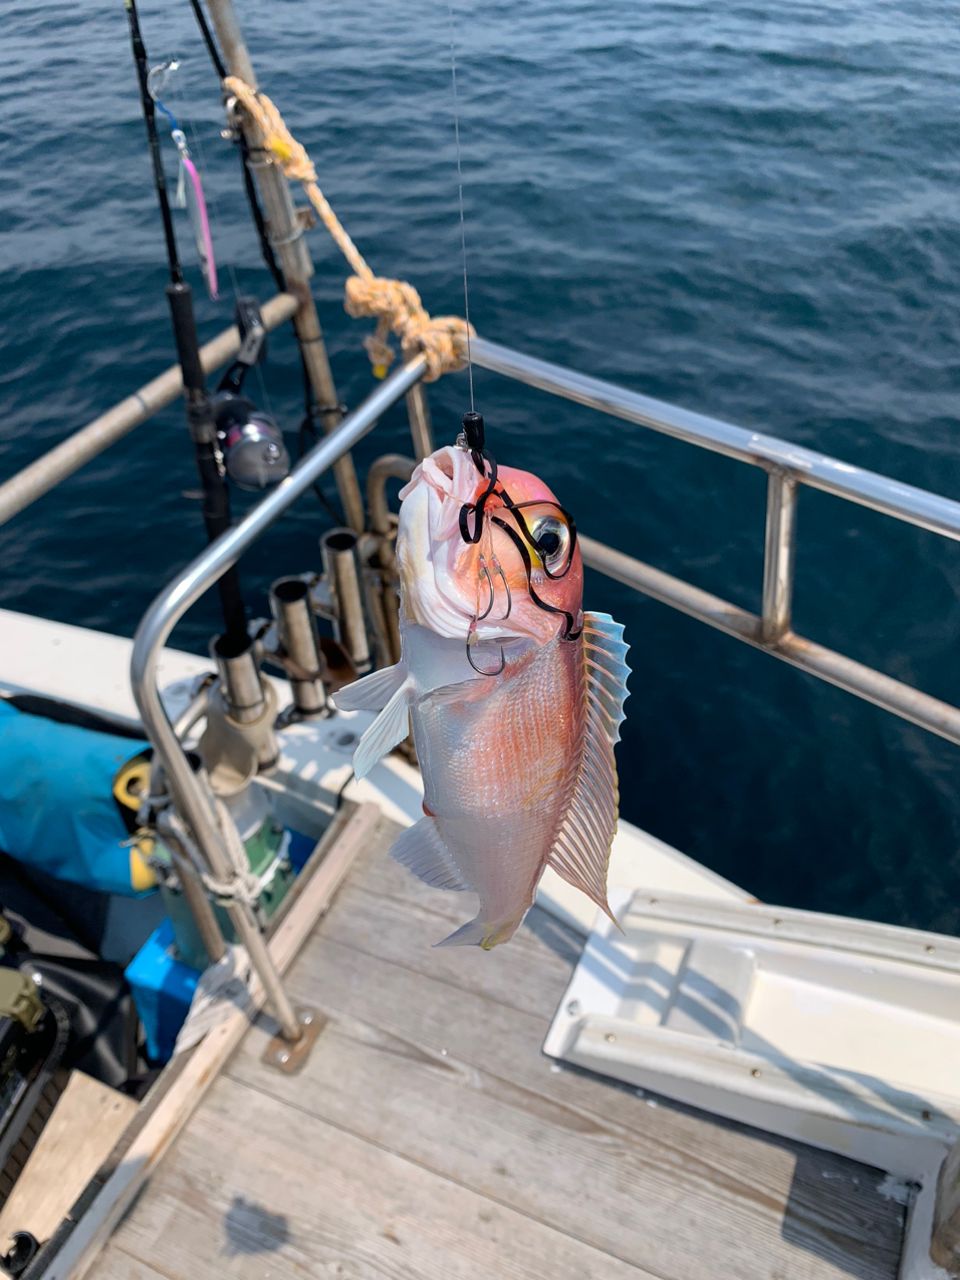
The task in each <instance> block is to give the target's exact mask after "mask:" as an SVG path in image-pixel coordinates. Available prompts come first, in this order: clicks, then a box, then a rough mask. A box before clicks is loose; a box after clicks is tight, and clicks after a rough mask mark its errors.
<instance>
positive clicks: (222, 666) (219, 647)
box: [210, 634, 266, 724]
mask: <svg viewBox="0 0 960 1280" xmlns="http://www.w3.org/2000/svg"><path fill="white" fill-rule="evenodd" d="M210 656H211V657H212V658H213V660H214V662H216V664H217V670H218V671H219V672H220V686H221V688H222V690H223V695H224V698H225V700H226V704H227V710H228V711H229V713H230V718H231V720H236V721H237V723H238V724H251V723H252V722H253V721H254V720H259V719H260V717H261V716H262V715H263V709H264V706H265V705H266V698H265V696H264V692H263V681H262V680H261V678H260V668H259V667H258V665H257V659H256V655H255V652H254V644H253V641H252V640H251V639H250V638H249V637H244V639H243V640H241V641H240V642H239V643H237V642H236V641H235V640H234V637H232V636H230V635H228V634H224V635H222V636H214V638H213V640H212V642H211V644H210Z"/></svg>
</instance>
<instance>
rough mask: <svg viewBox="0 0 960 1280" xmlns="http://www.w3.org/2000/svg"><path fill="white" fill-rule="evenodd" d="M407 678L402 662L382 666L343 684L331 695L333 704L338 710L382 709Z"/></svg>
mask: <svg viewBox="0 0 960 1280" xmlns="http://www.w3.org/2000/svg"><path fill="white" fill-rule="evenodd" d="M406 678H407V668H406V667H405V666H404V664H403V663H402V662H398V663H397V665H396V666H395V667H384V668H383V670H382V671H372V672H371V673H370V675H368V676H363V678H362V679H360V680H354V681H353V683H352V684H347V685H344V687H343V688H342V689H340V690H339V691H338V692H337V693H335V694H334V695H333V705H334V706H335V707H336V708H337V710H338V711H382V710H383V708H384V707H385V706H386V705H387V703H388V702H389V701H390V699H391V698H392V697H393V695H394V694H395V693H396V692H397V690H398V689H399V688H400V686H401V685H402V684H403V682H404V680H406Z"/></svg>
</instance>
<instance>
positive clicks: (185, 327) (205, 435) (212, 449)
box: [124, 0, 247, 646]
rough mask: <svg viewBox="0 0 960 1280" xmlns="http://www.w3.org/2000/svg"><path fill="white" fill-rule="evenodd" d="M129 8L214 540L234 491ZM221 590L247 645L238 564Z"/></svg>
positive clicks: (237, 634) (228, 616) (132, 4)
mask: <svg viewBox="0 0 960 1280" xmlns="http://www.w3.org/2000/svg"><path fill="white" fill-rule="evenodd" d="M124 6H125V8H126V11H127V20H128V23H129V26H130V43H131V47H132V49H133V60H134V63H135V65H136V68H137V80H138V83H139V87H140V105H141V107H142V109H143V119H144V123H145V125H146V129H147V141H148V144H149V148H150V159H151V163H152V166H153V177H154V184H155V186H156V192H157V202H158V204H159V206H160V217H161V220H162V222H163V237H164V242H165V245H166V251H167V262H168V266H169V270H170V281H169V283H168V284H167V286H166V295H167V302H168V304H169V307H170V319H171V323H172V326H173V336H174V341H175V343H176V347H177V359H178V360H179V362H180V369H181V371H182V375H183V391H184V397H185V399H186V406H187V427H188V429H189V431H190V437H191V439H192V440H193V447H194V454H195V458H196V464H197V472H198V473H199V476H200V484H201V487H202V490H203V522H204V525H205V526H206V530H207V538H208V539H209V541H210V542H213V541H214V539H215V538H218V537H219V536H220V535H221V534H222V533H224V532H225V531H226V530H227V529H229V528H230V523H231V521H230V492H229V489H228V487H227V478H226V472H225V469H224V464H223V457H222V454H221V451H220V446H219V441H218V437H217V423H216V419H215V415H214V409H213V406H212V404H211V400H210V397H209V395H208V394H207V386H206V381H205V379H204V376H203V366H202V365H201V363H200V344H199V342H198V339H197V325H196V318H195V316H194V310H193V290H192V289H191V287H190V285H189V284H188V283H187V281H186V280H185V279H184V276H183V269H182V267H181V265H180V258H179V255H178V253H177V237H176V232H175V231H174V226H173V216H172V214H171V210H170V200H169V196H168V193H167V181H166V176H165V173H164V168H163V158H162V156H161V151H160V138H159V134H158V131H157V122H156V103H155V101H154V98H153V95H152V93H151V92H150V85H149V74H150V68H149V64H148V62H147V50H146V47H145V45H144V42H143V35H142V33H141V31H140V19H139V17H138V14H137V6H136V0H124ZM218 590H219V594H220V607H221V610H222V612H223V623H224V640H225V641H226V642H227V643H228V644H230V645H233V644H236V645H238V646H242V645H244V644H245V643H246V639H247V619H246V612H245V610H244V606H243V597H242V595H241V591H240V576H239V574H238V572H237V569H236V567H235V566H234V567H233V568H231V569H229V570H228V571H227V573H225V574H224V575H223V577H222V578H221V579H220V581H219V583H218Z"/></svg>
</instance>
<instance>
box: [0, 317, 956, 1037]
mask: <svg viewBox="0 0 960 1280" xmlns="http://www.w3.org/2000/svg"><path fill="white" fill-rule="evenodd" d="M277 302H278V303H279V302H280V299H278V300H277ZM285 309H286V307H285V305H284V310H285ZM278 312H279V309H278ZM472 350H473V358H474V360H475V362H476V363H477V364H478V365H479V366H481V367H483V368H486V369H489V370H492V371H494V372H497V373H500V374H503V375H504V376H506V377H508V378H511V379H513V380H515V381H519V382H522V383H525V384H526V385H528V386H532V387H536V388H539V389H541V390H543V391H546V392H549V393H550V394H553V395H557V396H561V397H563V398H566V399H569V400H572V401H575V402H576V403H578V404H582V405H585V406H587V407H589V408H593V409H598V410H600V411H601V412H605V413H608V414H611V415H612V416H614V417H617V418H620V419H622V420H624V421H627V422H632V423H634V424H636V425H638V426H643V427H647V428H649V429H652V430H654V431H659V432H662V433H663V434H666V435H670V436H673V437H674V438H676V439H679V440H683V441H685V442H686V443H688V444H693V445H695V446H697V447H699V448H703V449H708V450H712V451H713V452H716V453H722V454H724V455H726V456H727V457H731V458H735V459H737V460H738V461H740V462H745V463H748V464H750V465H752V466H756V467H760V468H762V469H763V470H765V471H766V472H767V473H768V475H769V480H768V487H767V514H766V532H765V542H764V571H763V605H762V613H761V614H760V615H756V614H753V613H750V612H749V611H748V610H745V609H742V608H740V607H739V606H737V605H735V604H733V603H731V602H730V601H728V600H724V599H721V598H720V597H718V596H715V595H712V594H711V593H710V592H707V591H704V590H702V589H701V588H699V587H695V586H693V585H691V584H690V583H687V582H684V581H683V580H682V579H680V578H676V577H673V576H672V575H670V574H667V573H664V572H663V571H662V570H659V569H656V568H654V567H653V566H651V565H648V564H644V563H643V562H642V561H639V560H636V559H634V558H633V557H631V556H628V555H625V554H623V553H622V552H619V551H615V550H613V549H612V548H610V547H607V546H604V544H602V543H600V542H596V541H594V539H592V538H589V537H584V538H583V539H582V547H583V555H584V560H585V562H586V563H587V564H588V565H589V566H591V567H592V568H594V569H597V570H598V571H599V572H601V573H604V574H606V575H608V576H609V577H612V578H614V579H616V580H618V581H620V582H623V583H625V584H626V585H628V586H630V587H632V588H634V589H635V590H638V591H641V592H643V593H645V594H646V595H648V596H651V597H652V598H654V599H656V600H659V601H661V602H662V603H664V604H668V605H671V606H672V607H673V608H676V609H679V610H681V611H682V612H684V613H687V614H689V615H690V616H692V617H694V618H697V619H698V620H699V621H701V622H705V623H707V624H708V625H709V626H713V627H716V628H718V629H719V630H721V631H724V632H726V633H727V634H729V635H732V636H735V637H737V638H738V639H740V640H743V641H745V642H746V643H748V644H751V645H754V646H756V647H758V648H761V649H763V650H765V651H767V652H769V653H772V654H774V655H775V656H776V657H778V658H781V659H783V660H784V661H787V662H790V663H792V664H793V665H794V666H797V667H800V668H801V669H803V670H805V671H808V672H810V673H811V674H813V675H816V676H818V677H819V678H821V679H823V680H826V681H829V682H831V683H833V684H835V685H839V686H840V687H841V688H844V689H847V690H849V691H850V692H851V693H854V694H856V695H857V696H859V697H861V698H864V699H866V700H867V701H870V702H873V703H875V704H877V705H878V706H881V707H884V708H886V709H887V710H889V711H891V712H893V713H894V714H896V715H899V716H901V717H903V718H904V719H907V720H911V721H912V722H914V723H915V724H918V725H921V726H922V727H923V728H925V729H929V730H930V731H931V732H933V733H936V734H939V735H940V736H941V737H944V738H947V739H949V740H950V741H952V742H956V743H960V709H958V708H956V707H954V706H951V705H950V704H948V703H945V702H942V701H940V700H938V699H936V698H932V697H930V696H929V695H928V694H925V693H922V692H920V691H919V690H916V689H912V688H910V687H909V686H907V685H905V684H903V683H902V682H900V681H898V680H894V679H892V678H891V677H889V676H885V675H883V674H882V673H880V672H878V671H875V670H873V669H872V668H869V667H866V666H864V665H862V664H861V663H857V662H854V661H853V660H852V659H850V658H846V657H844V656H843V655H842V654H838V653H836V652H834V651H833V650H831V649H827V648H824V647H823V646H820V645H817V644H815V643H814V642H813V641H810V640H807V639H805V638H803V637H800V636H797V635H795V634H794V633H793V632H792V630H791V605H792V597H793V565H794V555H795V548H796V508H797V500H798V493H799V489H800V487H801V486H802V485H808V486H810V487H812V488H818V489H821V490H824V491H825V492H828V493H832V494H834V495H835V496H836V497H839V498H842V499H844V500H846V501H849V502H853V503H857V504H858V505H860V506H865V507H869V508H871V509H872V510H875V511H879V512H882V513H883V514H885V515H888V516H890V517H892V518H893V519H897V520H901V521H904V522H906V523H908V524H913V525H916V526H918V527H919V528H922V529H927V530H929V531H931V532H933V533H936V534H939V535H940V536H942V537H947V538H952V539H955V540H960V503H957V502H954V501H952V500H951V499H949V498H943V497H939V496H937V495H936V494H931V493H928V492H926V491H925V490H922V489H917V488H914V487H913V486H911V485H905V484H900V483H899V482H898V481H895V480H891V479H889V478H888V477H886V476H882V475H878V474H877V473H875V472H871V471H864V470H862V469H860V468H857V467H852V466H849V465H847V464H845V463H842V462H838V461H837V460H836V459H834V458H830V457H827V456H826V455H824V454H819V453H815V452H813V451H812V450H809V449H804V448H802V447H800V446H796V445H792V444H789V443H788V442H786V441H783V440H778V439H776V438H775V437H773V436H766V435H762V434H760V433H757V432H750V431H745V430H744V429H743V428H741V427H736V426H733V425H732V424H730V423H726V422H722V421H720V420H718V419H714V418H708V417H705V416H703V415H701V414H695V413H690V412H688V411H686V410H683V409H679V408H676V407H675V406H672V405H668V404H665V403H663V402H662V401H658V400H654V399H651V398H650V397H649V396H643V395H639V394H638V393H636V392H630V391H625V390H623V389H622V388H620V387H617V386H615V385H613V384H612V383H608V382H603V381H600V380H599V379H596V378H589V377H586V376H585V375H583V374H578V373H574V372H572V371H570V370H568V369H564V368H562V367H560V366H558V365H553V364H549V363H547V362H545V361H542V360H537V359H534V358H533V357H530V356H526V355H523V354H522V353H520V352H517V351H513V350H510V349H509V348H507V347H501V346H498V345H497V344H495V343H491V342H488V341H486V340H484V339H475V340H474V342H473V343H472ZM424 369H425V362H424V360H423V359H422V358H418V359H415V360H413V361H411V362H410V363H408V364H406V365H404V366H402V367H401V368H400V369H398V370H397V371H396V372H395V373H394V374H392V375H391V377H389V378H388V379H387V380H386V381H385V382H384V383H383V384H382V385H381V386H379V387H378V388H377V389H376V390H375V391H374V392H373V393H372V394H371V395H370V396H369V397H368V398H367V399H366V400H365V401H364V402H363V403H362V404H361V405H360V406H359V407H358V408H357V409H355V410H354V411H353V412H352V413H350V414H348V415H347V416H346V417H345V418H344V419H343V420H342V422H341V423H340V424H339V426H337V427H336V428H335V429H334V430H333V431H332V432H331V433H330V434H329V435H328V436H326V437H325V438H324V439H322V440H321V441H320V442H319V443H318V444H316V445H315V446H314V448H313V449H312V450H311V451H310V452H309V453H308V454H307V455H306V456H305V457H304V458H303V459H302V460H301V462H300V463H299V464H298V465H297V467H296V468H295V469H294V470H293V472H292V473H291V474H290V475H289V476H288V477H287V479H286V480H284V481H283V482H282V483H281V484H280V485H279V486H278V487H277V488H276V489H274V490H273V491H272V492H270V493H269V494H267V496H266V497H264V498H263V499H262V500H261V501H260V502H259V503H258V504H257V506H255V507H254V508H253V509H252V510H251V511H250V512H249V513H248V514H247V515H246V516H245V517H244V519H243V520H241V521H240V522H239V524H237V525H236V526H235V527H234V528H232V529H230V530H229V531H228V532H226V533H225V534H223V535H222V537H220V538H218V539H217V540H216V541H215V542H213V543H211V544H210V546H208V547H207V548H206V550H205V551H204V552H203V553H202V554H201V555H199V556H198V557H197V558H196V559H195V560H194V561H193V562H192V564H190V565H189V566H188V567H187V568H186V569H185V570H184V572H183V573H182V574H181V575H180V576H179V577H178V578H177V579H176V580H175V581H174V582H172V583H170V585H169V586H168V587H166V588H165V589H164V591H162V592H161V593H160V595H158V596H157V598H156V599H155V600H154V602H153V604H152V605H151V606H150V608H149V609H148V611H147V613H146V614H145V615H144V618H143V621H142V622H141V624H140V626H139V628H138V630H137V634H136V636H135V639H134V648H133V657H132V662H131V680H132V684H133V691H134V697H135V698H136V702H137V706H138V708H139V710H140V715H141V717H142V720H143V725H144V728H145V730H146V732H147V735H148V737H149V738H150V740H151V742H152V743H153V745H154V748H155V750H156V752H157V756H158V758H159V760H160V762H161V763H162V764H163V767H164V769H165V771H166V776H167V778H168V780H169V785H170V788H171V793H172V795H173V798H174V801H175V803H176V805H177V808H178V810H179V812H180V813H181V814H182V815H183V817H184V818H185V819H186V821H187V823H188V825H189V828H190V830H191V832H192V834H193V837H194V839H195V840H196V842H197V844H198V846H199V848H200V850H201V851H202V854H203V856H204V858H205V859H206V861H207V863H208V865H209V867H210V869H211V871H212V873H213V874H214V876H216V877H217V878H218V879H226V878H228V876H229V870H230V868H229V862H228V858H227V854H226V850H225V848H224V843H223V841H224V833H223V831H222V830H221V828H220V822H221V821H222V820H223V817H222V815H218V814H217V812H216V810H215V807H214V802H213V798H212V796H211V795H210V794H209V793H208V791H207V790H206V788H205V786H204V785H203V783H202V782H201V781H200V780H199V779H198V778H197V776H196V775H195V773H194V772H193V770H192V769H191V767H190V764H189V761H188V760H187V758H186V756H185V754H184V751H183V748H182V746H181V744H180V741H179V739H178V738H177V735H176V733H175V732H174V728H173V726H172V725H171V723H170V720H169V718H168V717H167V714H166V712H165V710H164V708H163V703H162V701H161V697H160V689H159V686H158V683H157V668H158V660H159V656H160V652H161V650H162V648H163V645H164V644H165V642H166V640H167V639H168V637H169V636H170V633H171V632H172V630H173V628H174V626H175V625H176V623H177V621H178V620H179V619H180V618H181V617H182V616H183V615H184V614H185V613H186V611H187V610H188V609H189V608H190V606H191V605H192V604H194V603H195V602H196V601H197V600H198V599H199V598H200V596H201V595H203V593H204V592H205V591H207V590H208V589H209V588H210V587H211V586H213V584H214V583H215V582H216V581H217V580H218V579H219V578H220V577H221V576H222V575H223V574H224V573H225V572H226V571H227V570H228V569H229V568H230V567H231V566H232V565H233V564H235V563H236V561H237V560H238V559H239V557H240V555H241V554H242V553H243V551H245V550H246V549H247V548H248V547H249V546H250V545H251V544H252V543H253V542H255V541H256V540H257V538H258V537H259V536H260V534H261V533H263V532H264V530H266V529H267V528H268V527H269V525H271V524H272V523H273V522H274V521H275V520H276V519H277V518H278V517H279V516H280V515H282V514H283V512H284V511H286V510H287V509H288V508H289V507H290V506H292V504H293V503H294V502H296V501H297V499H298V498H299V497H300V496H301V495H302V494H303V493H304V492H305V491H306V490H307V489H308V488H310V487H311V486H312V485H313V484H314V483H315V481H316V480H317V479H318V478H319V477H320V476H321V475H322V474H323V473H324V472H325V471H327V470H328V469H329V468H330V467H332V466H333V465H334V464H335V463H336V462H337V461H338V460H339V459H340V458H342V457H344V456H345V454H347V453H348V452H349V450H350V449H351V448H352V447H353V445H354V444H356V442H357V441H358V440H360V439H361V438H362V437H363V436H364V435H365V434H366V433H367V432H368V431H370V430H371V429H372V428H373V427H374V425H375V423H376V421H377V418H378V417H379V415H380V414H381V413H382V412H383V411H384V410H385V409H387V408H388V407H389V406H391V405H392V404H394V403H395V402H396V401H398V400H399V399H400V398H401V397H403V396H404V395H407V396H408V400H409V393H410V392H412V391H414V390H415V391H416V393H417V397H416V403H417V404H420V405H422V408H423V414H422V417H423V422H419V419H418V418H417V416H416V415H414V417H413V419H412V421H411V430H412V434H413V437H414V443H415V448H416V452H417V453H418V454H421V453H422V452H423V450H424V449H425V448H427V447H428V441H429V432H428V428H427V427H426V426H425V425H424V424H425V423H426V422H427V416H426V407H425V405H424V404H423V403H422V388H421V386H420V382H421V379H422V376H423V373H424ZM103 447H106V446H105V445H104V446H103ZM85 456H92V455H91V454H86V455H85ZM17 479H18V477H14V479H13V480H12V481H11V482H8V483H9V484H12V485H14V486H15V485H16V482H17ZM55 482H56V481H54V483H55ZM29 500H30V499H29V498H28V499H27V501H29ZM22 505H26V503H24V504H22ZM230 910H231V915H232V917H233V920H234V925H235V928H236V929H237V933H238V936H239V937H240V939H241V941H242V942H243V943H244V945H245V946H246V947H247V949H248V952H249V954H250V957H251V960H252V961H253V963H254V965H255V967H256V969H257V971H258V973H259V975H260V978H261V981H262V982H263V985H264V989H265V991H266V993H267V996H268V999H269V1000H270V1001H271V1003H272V1005H273V1007H274V1011H275V1013H276V1014H277V1017H278V1020H279V1022H280V1024H281V1027H282V1029H283V1031H284V1033H285V1034H286V1035H288V1036H290V1038H296V1036H297V1035H298V1034H299V1031H300V1028H299V1023H298V1022H297V1019H296V1014H295V1012H294V1010H293V1008H292V1006H291V1005H290V1002H289V1000H288V998H287V996H286V995H285V993H284V990H283V987H282V984H281V982H280V979H279V977H278V975H277V974H276V971H275V969H274V967H273V964H272V962H271V960H270V955H269V952H268V951H267V948H266V946H265V944H264V942H263V938H262V936H261V934H260V931H259V929H258V927H257V922H256V920H255V918H254V917H253V914H252V911H251V909H250V907H249V905H247V904H245V903H244V902H242V901H239V900H238V901H236V902H235V903H234V904H233V905H232V906H231V908H230Z"/></svg>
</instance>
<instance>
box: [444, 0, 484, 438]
mask: <svg viewBox="0 0 960 1280" xmlns="http://www.w3.org/2000/svg"><path fill="white" fill-rule="evenodd" d="M447 14H448V16H449V19H450V82H451V85H452V88H453V135H454V138H455V139H456V146H457V192H458V197H459V203H460V253H461V256H462V259H463V318H464V320H466V322H467V326H466V333H467V377H468V379H469V381H470V412H471V413H475V412H476V409H477V406H476V402H475V400H474V395H473V356H472V353H471V351H470V286H469V283H468V280H467V223H466V218H465V217H464V212H463V157H462V153H461V148H460V96H459V94H458V92H457V47H456V26H455V24H454V19H453V3H452V0H450V3H448V5H447Z"/></svg>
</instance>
